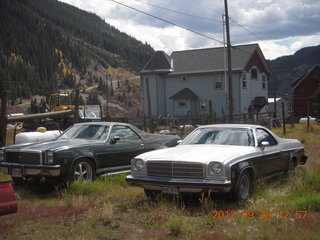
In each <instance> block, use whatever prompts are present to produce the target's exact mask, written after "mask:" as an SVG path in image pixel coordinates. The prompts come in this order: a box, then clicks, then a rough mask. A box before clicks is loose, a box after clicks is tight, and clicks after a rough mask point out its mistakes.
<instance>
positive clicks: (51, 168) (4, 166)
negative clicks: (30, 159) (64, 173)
mask: <svg viewBox="0 0 320 240" xmlns="http://www.w3.org/2000/svg"><path fill="white" fill-rule="evenodd" d="M20 169H21V175H22V176H21V177H24V176H43V177H58V176H60V165H43V164H20V163H10V162H1V163H0V172H3V173H6V174H10V175H11V176H12V177H20V176H14V175H13V174H12V170H19V171H20Z"/></svg>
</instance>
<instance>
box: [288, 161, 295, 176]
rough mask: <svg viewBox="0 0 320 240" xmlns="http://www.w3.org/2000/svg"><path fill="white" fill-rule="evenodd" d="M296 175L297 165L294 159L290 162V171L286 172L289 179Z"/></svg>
mask: <svg viewBox="0 0 320 240" xmlns="http://www.w3.org/2000/svg"><path fill="white" fill-rule="evenodd" d="M295 173H296V163H295V161H294V160H293V159H291V160H290V161H289V164H288V170H287V172H286V174H287V177H288V178H293V177H294V175H295Z"/></svg>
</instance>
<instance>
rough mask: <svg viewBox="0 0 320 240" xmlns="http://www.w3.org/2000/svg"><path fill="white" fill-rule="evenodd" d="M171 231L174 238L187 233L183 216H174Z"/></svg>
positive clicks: (170, 222)
mask: <svg viewBox="0 0 320 240" xmlns="http://www.w3.org/2000/svg"><path fill="white" fill-rule="evenodd" d="M169 230H170V233H171V235H172V236H175V237H177V236H180V235H183V234H185V233H186V232H187V228H186V226H185V225H184V219H183V217H181V216H173V217H171V218H170V219H169Z"/></svg>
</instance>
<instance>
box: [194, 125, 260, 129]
mask: <svg viewBox="0 0 320 240" xmlns="http://www.w3.org/2000/svg"><path fill="white" fill-rule="evenodd" d="M199 128H250V129H255V128H265V127H263V126H260V125H254V124H210V125H202V126H199Z"/></svg>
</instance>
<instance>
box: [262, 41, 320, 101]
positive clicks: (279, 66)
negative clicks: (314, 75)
mask: <svg viewBox="0 0 320 240" xmlns="http://www.w3.org/2000/svg"><path fill="white" fill-rule="evenodd" d="M268 63H269V66H270V68H271V71H272V74H271V76H270V79H269V96H270V97H273V96H274V89H276V95H277V96H281V97H286V96H288V95H290V90H291V87H290V83H291V82H293V81H294V80H296V79H297V78H299V77H301V76H302V75H303V74H304V73H305V72H306V71H307V70H309V69H310V68H311V67H313V66H314V65H316V64H320V45H319V46H314V47H306V48H302V49H300V50H299V51H297V52H296V53H295V54H293V55H290V56H283V57H279V58H277V59H275V60H272V61H268ZM287 94H288V95H287Z"/></svg>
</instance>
